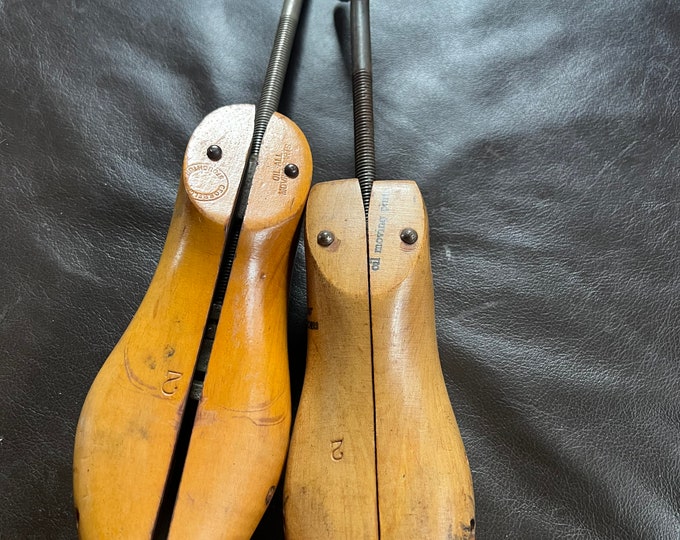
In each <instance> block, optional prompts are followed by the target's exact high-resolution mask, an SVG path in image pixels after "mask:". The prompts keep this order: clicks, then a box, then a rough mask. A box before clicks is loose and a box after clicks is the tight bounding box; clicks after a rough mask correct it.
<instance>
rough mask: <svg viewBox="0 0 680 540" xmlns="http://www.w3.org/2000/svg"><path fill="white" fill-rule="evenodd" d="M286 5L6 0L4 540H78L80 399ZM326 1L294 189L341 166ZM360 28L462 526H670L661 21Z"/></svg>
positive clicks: (346, 108)
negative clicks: (403, 222)
mask: <svg viewBox="0 0 680 540" xmlns="http://www.w3.org/2000/svg"><path fill="white" fill-rule="evenodd" d="M279 10H280V4H279V2H269V1H259V2H254V1H253V2H238V1H227V2H224V1H217V0H205V1H203V2H194V1H181V0H170V1H167V2H154V1H149V0H143V1H136V2H123V1H108V2H107V1H103V0H93V1H85V0H56V1H50V2H47V1H42V2H40V1H37V0H36V1H23V2H22V1H16V0H2V1H0V47H1V48H0V51H1V53H0V205H1V207H2V211H1V212H0V537H1V538H3V539H4V538H7V539H15V538H18V539H23V538H41V539H42V538H49V539H71V538H74V537H75V536H76V529H75V520H74V516H73V512H72V496H71V459H72V445H73V438H74V431H75V426H76V422H77V419H78V415H79V412H80V407H81V405H82V403H83V400H84V398H85V394H86V392H87V390H88V388H89V385H90V383H91V382H92V380H93V378H94V376H95V374H96V373H97V371H98V369H99V367H100V365H101V364H102V362H103V361H104V360H105V358H106V357H107V355H108V352H109V351H110V350H111V348H112V347H113V345H114V344H115V342H116V341H117V339H118V338H119V336H120V335H121V333H122V331H123V330H124V329H125V327H126V325H127V323H128V321H129V320H130V318H131V316H132V315H133V313H134V311H135V309H136V306H137V305H138V303H139V302H140V300H141V297H142V295H143V293H144V291H145V290H146V286H147V284H148V282H149V280H150V278H151V275H152V273H153V271H154V269H155V265H156V262H157V258H158V256H159V254H160V250H161V248H162V244H163V240H164V237H165V232H166V229H167V226H168V223H169V219H170V215H171V210H172V204H173V201H174V197H175V192H176V189H177V184H178V178H179V173H180V169H181V164H182V158H183V152H184V147H185V144H186V142H187V140H188V137H189V135H190V134H191V132H192V130H193V128H194V127H195V126H196V125H197V124H198V123H199V122H200V120H201V118H202V117H203V116H204V115H205V114H207V113H208V112H210V111H211V110H213V109H215V108H217V107H219V106H222V105H226V104H231V103H243V102H245V103H253V102H255V101H256V100H257V98H258V93H259V88H260V84H261V81H262V79H263V76H264V72H265V68H266V64H267V61H268V56H269V50H270V46H271V43H272V40H273V35H274V30H275V25H276V22H277V19H278V14H279ZM337 10H338V4H336V3H335V2H333V1H321V0H310V1H309V2H308V6H307V8H306V10H305V15H304V18H303V21H302V24H301V27H300V30H299V38H298V43H297V48H296V51H295V59H294V61H293V64H292V69H291V71H290V73H289V79H288V83H287V85H286V89H285V95H284V97H283V100H282V104H281V110H282V112H284V113H285V114H287V115H288V116H290V117H291V118H292V119H293V120H295V121H296V122H297V123H298V124H299V126H300V127H301V128H302V130H303V131H304V132H305V134H306V135H307V137H308V139H309V141H310V144H311V146H312V151H313V155H314V160H315V181H321V180H327V179H334V178H346V177H351V176H353V173H352V171H353V161H352V120H351V95H350V82H349V77H348V72H347V66H346V61H345V58H344V57H343V50H344V48H345V45H344V44H343V43H342V41H341V40H339V38H338V32H340V33H342V32H343V29H344V28H345V25H344V11H342V9H341V10H340V11H337ZM372 23H373V49H374V67H375V105H376V131H377V135H376V136H377V141H376V145H377V153H378V175H379V176H380V177H383V178H411V179H415V180H417V181H418V182H419V183H420V186H421V190H422V192H423V195H424V198H425V200H426V202H427V203H428V207H429V215H430V224H431V242H432V261H433V270H434V280H435V288H436V298H437V304H436V307H437V321H438V326H437V330H438V335H439V341H440V351H441V358H442V363H443V369H444V373H445V377H446V381H447V384H448V389H449V392H450V396H451V400H452V402H453V405H454V409H455V411H456V414H457V418H458V422H459V425H460V428H461V432H462V435H463V439H464V441H465V444H466V447H467V451H468V456H469V460H470V464H471V467H472V474H473V478H474V483H475V495H476V500H477V524H478V538H480V539H487V540H489V539H490V540H494V539H503V538H507V539H520V538H521V539H529V540H544V539H549V538H551V539H552V538H556V539H557V538H559V539H562V538H578V539H598V540H599V539H645V540H647V539H677V538H680V480H679V478H680V374H679V370H678V356H679V352H680V335H679V332H678V322H679V318H680V317H679V308H680V255H679V254H678V238H679V235H680V189H679V188H678V176H679V173H680V85H679V81H680V60H679V58H680V5H678V4H677V3H676V2H671V1H667V0H645V1H640V0H637V1H635V0H580V1H574V0H571V1H565V0H509V1H506V2H498V1H491V0H474V1H471V0H470V1H464V0H458V1H449V0H433V1H429V2H428V1H423V2H413V1H407V0H393V1H390V2H379V1H377V0H375V1H374V2H373V5H372ZM298 254H299V255H300V257H299V258H298V261H297V263H296V266H295V274H294V287H293V290H292V311H291V319H290V324H291V330H290V334H291V345H292V364H293V366H292V370H293V376H294V385H295V388H296V389H298V390H299V386H300V380H301V376H302V372H303V365H304V350H305V345H304V338H305V330H304V316H305V310H304V306H305V300H304V276H303V270H304V267H303V262H302V259H301V256H302V254H303V253H302V249H301V248H300V249H299V250H298ZM121 519H125V516H121ZM280 519H281V518H280V506H278V505H277V504H274V507H273V508H272V509H271V512H270V513H269V515H268V521H267V523H266V525H264V526H263V527H262V528H261V530H260V532H259V533H258V534H259V536H258V537H260V538H280V537H281V536H280V534H281V533H280Z"/></svg>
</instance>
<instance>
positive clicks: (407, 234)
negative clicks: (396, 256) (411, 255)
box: [399, 227, 418, 245]
mask: <svg viewBox="0 0 680 540" xmlns="http://www.w3.org/2000/svg"><path fill="white" fill-rule="evenodd" d="M399 238H401V241H402V242H404V243H405V244H409V245H411V244H415V243H416V242H417V241H418V233H417V232H416V231H414V230H413V229H412V228H411V227H406V228H405V229H402V231H401V232H400V233H399Z"/></svg>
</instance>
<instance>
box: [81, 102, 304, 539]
mask: <svg viewBox="0 0 680 540" xmlns="http://www.w3.org/2000/svg"><path fill="white" fill-rule="evenodd" d="M253 118H254V107H253V106H252V105H233V106H229V107H224V108H221V109H218V110H217V111H215V112H213V113H211V114H210V115H208V116H207V117H206V118H205V119H204V121H203V122H202V123H201V124H200V125H199V126H198V127H197V128H196V130H195V131H194V133H193V135H192V137H191V139H190V141H189V144H188V146H187V152H186V155H185V163H184V168H183V183H182V185H181V187H180V189H179V192H178V196H177V202H176V205H175V211H174V214H173V218H172V221H171V224H170V229H169V231H168V238H167V240H166V244H165V247H164V249H163V253H162V255H161V259H160V262H159V265H158V268H157V270H156V273H155V275H154V278H153V280H152V282H151V284H150V286H149V289H148V291H147V293H146V295H145V297H144V300H143V301H142V303H141V305H140V307H139V309H138V311H137V313H136V314H135V316H134V318H133V320H132V322H131V323H130V325H129V326H128V328H127V330H126V331H125V333H124V334H123V336H122V338H121V340H120V341H119V343H118V344H117V345H116V347H115V348H114V350H113V351H112V353H111V355H110V356H109V358H108V359H107V360H106V362H105V363H104V365H103V366H102V369H101V370H100V372H99V374H98V375H97V377H96V379H95V381H94V383H93V385H92V387H91V389H90V392H89V393H88V396H87V399H86V401H85V404H84V406H83V410H82V412H81V416H80V421H79V423H78V427H77V432H76V443H75V450H74V499H75V503H76V511H77V515H78V516H79V535H80V537H81V538H84V539H89V538H96V539H105V538H150V536H151V534H152V531H153V528H154V524H155V522H156V516H157V512H158V507H159V504H160V500H161V496H162V494H163V489H164V486H165V481H166V477H167V473H168V468H169V464H170V460H171V456H172V452H173V449H174V445H175V441H176V438H177V431H178V429H179V426H180V422H181V417H182V413H183V410H184V407H185V404H186V400H187V398H188V390H189V383H190V380H191V376H192V373H193V370H194V364H195V361H196V357H197V353H198V348H199V345H200V342H201V338H202V335H203V330H204V326H205V323H206V319H207V314H208V309H209V307H210V301H211V298H212V293H213V288H214V284H215V280H216V276H217V273H218V269H219V264H220V260H221V256H222V251H223V249H224V242H225V228H226V227H227V225H228V223H229V219H230V216H231V212H232V207H233V203H234V199H235V196H236V192H237V189H238V185H239V182H240V180H241V176H242V172H243V167H244V164H245V161H246V158H247V153H248V148H249V145H250V137H251V136H252V128H253ZM268 136H269V131H268V135H267V136H266V137H265V141H267V140H268V139H267V137H268ZM211 144H218V145H219V146H220V147H221V148H222V150H223V156H222V158H221V160H219V161H218V162H212V161H211V160H209V159H208V157H207V156H206V150H207V147H208V146H209V145H211ZM286 145H289V146H290V148H289V149H287V150H286V149H285V146H286ZM266 148H267V151H268V152H269V154H267V157H266V158H263V160H262V161H263V164H262V167H261V170H260V171H259V173H258V175H257V176H256V178H257V179H259V180H256V186H257V188H255V187H254V188H253V191H254V192H255V193H256V194H257V198H256V203H255V205H254V206H260V207H262V206H263V207H264V208H263V209H262V210H258V209H253V208H251V207H249V209H248V214H247V218H246V221H247V222H248V223H249V225H248V226H247V227H246V228H247V229H248V230H251V229H256V228H257V224H260V225H263V223H264V222H263V220H262V219H259V220H258V216H259V217H261V216H262V215H263V214H266V215H268V216H269V221H267V227H268V229H267V231H266V232H261V233H260V234H259V236H258V235H257V234H254V235H253V234H250V233H249V232H246V233H245V237H246V238H250V240H249V242H250V244H251V245H250V247H251V248H252V249H254V259H255V262H253V263H252V264H248V263H244V262H243V261H241V263H238V264H239V265H240V266H239V267H242V266H245V267H247V268H249V269H250V270H253V269H256V270H254V271H257V270H259V269H260V268H266V269H267V270H268V271H269V272H271V273H270V276H272V278H273V279H271V280H269V279H262V280H260V281H261V286H256V285H255V283H254V280H252V279H251V280H250V282H249V284H248V286H247V287H244V288H247V289H248V292H249V294H250V293H252V294H253V295H255V296H257V301H256V302H255V303H254V304H252V305H251V304H249V307H248V310H246V311H244V310H242V309H241V310H240V311H237V312H234V313H233V314H230V315H231V317H229V316H227V317H226V318H224V317H223V320H221V322H220V325H221V326H222V327H223V328H224V327H227V326H230V325H231V326H233V325H234V324H235V322H236V321H238V320H239V319H240V318H246V317H249V316H254V317H255V318H256V319H257V322H256V323H255V324H258V325H262V324H263V322H262V321H263V319H264V321H265V323H264V325H265V326H272V327H277V326H279V325H281V316H280V309H277V310H275V311H274V312H271V317H270V312H269V311H268V310H267V311H266V313H265V312H264V310H263V311H262V312H260V314H259V315H257V314H255V312H256V311H257V310H258V309H263V305H267V306H268V305H275V306H277V307H278V306H280V305H281V304H282V303H284V304H285V298H286V293H287V287H286V278H285V276H286V274H287V268H286V264H287V258H286V257H284V256H283V255H282V254H281V253H282V252H283V251H285V249H286V245H285V242H286V241H287V242H288V244H287V247H288V248H290V239H291V238H292V232H291V233H290V234H288V232H289V231H290V230H292V229H294V224H295V222H296V221H297V220H298V219H299V216H300V212H301V207H302V202H300V201H304V198H305V196H306V194H307V191H308V189H309V183H310V179H311V158H310V157H309V149H308V146H307V143H306V141H305V140H304V137H302V134H301V133H300V131H299V130H298V129H297V127H296V126H295V125H294V124H293V123H292V122H290V121H289V120H287V119H285V118H284V117H281V116H279V115H276V116H275V117H274V118H273V119H272V128H271V137H270V141H269V143H267V146H266ZM285 153H288V154H289V155H290V156H291V159H297V158H298V157H299V158H300V164H299V165H300V171H301V172H300V176H299V177H298V178H297V179H296V181H295V182H287V189H286V191H287V195H284V196H280V195H279V190H280V186H281V180H280V175H282V174H283V167H284V166H285V163H283V164H281V163H279V160H277V159H276V156H277V155H278V156H280V158H281V159H283V154H285ZM276 205H278V206H276ZM275 206H276V209H275V208H274V207H275ZM250 216H255V219H251V218H250ZM277 219H278V220H279V222H280V223H279V225H278V226H276V225H275V223H274V222H275V221H276V220H277ZM265 221H266V220H265ZM291 224H292V225H291ZM264 229H265V227H264V226H263V230H264ZM276 235H278V236H277V240H278V241H279V242H282V243H283V245H280V246H279V248H278V250H277V252H276V253H274V254H273V256H272V257H271V260H270V255H269V254H267V253H266V252H265V254H263V248H262V246H263V245H264V244H265V243H266V241H268V240H269V238H270V236H271V237H272V238H273V237H274V236H276ZM253 244H254V245H255V246H254V247H253ZM245 249H248V248H245ZM258 249H259V251H258ZM240 252H241V259H243V258H244V255H243V254H244V253H245V251H244V250H243V249H240ZM265 273H266V272H265ZM281 275H283V276H284V277H283V279H281V277H280V276H281ZM242 278H243V275H242V274H241V276H240V277H239V279H242ZM274 284H275V285H274ZM262 297H264V301H263V300H262ZM231 308H232V306H231V305H230V304H228V303H227V302H225V308H224V310H223V312H226V313H229V310H230V309H231ZM236 328H237V329H236V330H235V331H234V335H235V338H234V342H229V343H226V342H225V340H224V339H222V340H221V346H220V347H216V348H215V349H214V350H213V358H212V359H211V362H213V364H216V365H217V366H219V365H220V364H225V363H228V364H238V363H239V362H240V361H242V359H243V357H244V356H247V355H245V354H244V350H248V351H250V350H251V349H249V348H248V347H247V346H248V343H251V345H252V346H253V347H254V348H255V349H257V353H256V354H261V351H262V349H263V348H265V349H267V351H269V350H270V349H274V348H275V347H276V346H279V350H277V351H276V352H274V353H272V354H273V355H274V356H275V357H276V362H274V363H273V364H274V366H273V367H272V368H271V371H268V372H267V373H266V374H264V375H263V373H262V371H261V370H260V371H258V372H257V373H255V374H250V373H249V374H248V375H247V376H244V377H243V378H242V379H241V382H242V386H241V388H240V389H239V392H240V395H241V397H236V398H234V399H235V400H236V401H239V400H240V402H245V401H247V400H246V399H244V398H243V397H242V396H243V394H248V393H249V390H248V389H249V388H256V390H253V391H252V392H250V394H251V395H252V397H253V399H254V400H255V401H257V400H259V399H260V396H259V395H258V394H262V393H266V392H264V391H262V390H261V387H263V386H266V385H268V384H270V383H271V384H273V385H274V386H275V389H274V390H273V391H274V392H279V390H278V388H279V387H280V386H281V385H284V386H285V385H286V384H287V372H286V373H285V374H283V375H282V374H281V372H282V368H281V366H280V364H281V362H285V355H286V351H285V344H284V346H283V349H282V350H281V348H280V345H281V344H280V339H278V338H276V339H274V342H273V343H272V344H271V346H269V345H268V346H267V347H269V348H267V347H263V346H262V345H261V343H260V342H262V341H264V340H267V339H268V338H270V337H272V332H258V333H257V335H256V336H253V334H254V332H252V331H251V332H250V334H248V333H245V332H242V333H239V332H241V330H242V329H241V327H239V326H238V324H236ZM221 332H222V334H224V333H225V330H221ZM274 333H275V332H274ZM283 333H284V335H285V325H284V330H283ZM253 342H254V343H253ZM237 343H238V347H237V346H236V344H237ZM282 358H283V360H282ZM211 367H214V366H211ZM213 372H215V373H216V374H217V375H216V377H215V378H216V379H219V378H220V376H219V373H220V368H219V367H217V368H215V369H214V370H212V371H211V372H210V373H209V375H208V379H207V380H206V386H207V387H209V388H211V390H210V392H213V390H212V387H213V386H216V385H219V381H218V380H215V381H213V380H211V377H212V376H213ZM280 403H283V405H282V406H281V408H282V409H285V408H286V405H285V403H286V397H285V396H283V397H282V398H281V399H280ZM201 414H202V415H203V416H200V419H201V420H200V421H199V422H198V423H199V425H200V424H201V422H203V418H204V414H203V413H201ZM223 414H225V412H224V410H222V409H220V410H217V411H216V412H214V416H215V417H216V418H217V420H216V421H215V426H214V427H215V429H220V428H225V425H224V423H220V421H219V417H221V416H222V415H223ZM227 414H230V413H228V412H227ZM282 414H283V416H284V417H285V414H284V413H282ZM288 414H289V413H288ZM230 427H232V426H227V427H226V428H227V429H229V428H230ZM234 429H235V431H234V432H221V434H220V435H217V434H215V435H214V436H213V437H214V438H220V439H221V440H220V444H222V440H224V439H228V438H229V439H230V440H232V441H234V442H237V441H243V444H242V445H240V446H238V445H234V444H232V445H231V446H230V449H231V451H232V454H231V457H232V461H231V462H230V467H229V470H230V471H231V472H235V473H236V475H237V477H238V475H241V477H242V476H243V474H244V467H248V466H249V464H250V463H251V461H249V459H250V456H251V455H252V454H253V453H254V452H255V450H254V448H253V444H255V443H253V441H252V440H249V439H247V438H246V437H244V435H243V433H242V432H241V431H239V428H238V427H235V428H234ZM265 430H266V428H265ZM286 430H287V428H285V429H283V428H281V427H278V426H276V427H275V431H276V437H278V438H279V439H280V440H279V442H278V444H279V446H284V447H285V445H286V442H287V438H288V433H287V431H286ZM256 442H257V441H256ZM259 442H263V440H260V441H259ZM266 444H269V442H267V443H266ZM218 451H219V449H218ZM280 453H281V452H280V451H279V452H278V454H280ZM278 459H279V461H280V463H271V460H269V461H268V462H266V463H259V464H258V467H256V468H255V469H254V470H251V471H250V473H251V474H255V475H259V476H269V477H276V478H278V474H279V472H280V469H281V466H282V461H283V458H282V457H279V458H278ZM212 466H213V465H212V464H211V462H207V463H205V467H206V468H207V469H210V468H211V467H212ZM266 467H273V470H272V472H269V473H266V474H264V473H263V469H264V468H266ZM270 482H271V480H269V478H267V483H270ZM274 483H275V481H274ZM226 484H227V485H226V486H225V489H226V490H227V491H228V492H230V493H232V494H231V495H230V496H231V497H232V498H233V497H234V495H233V491H234V490H238V489H240V487H241V483H240V482H238V481H236V482H230V481H227V482H226ZM249 489H250V488H246V489H245V490H244V491H243V492H241V493H240V494H239V495H238V496H239V497H242V498H243V499H244V500H245V499H247V497H248V496H249V495H250V494H251V493H250V491H249ZM203 495H205V496H208V495H211V496H212V495H215V496H221V495H222V494H215V493H212V492H211V493H210V494H208V493H205V494H201V495H199V496H203ZM261 499H262V497H260V495H259V492H258V493H257V502H255V501H251V504H256V505H257V507H258V508H262V507H263V501H262V500H261ZM262 510H263V508H262ZM193 517H194V516H191V518H192V519H193ZM253 519H255V518H253ZM258 519H259V518H257V519H255V524H254V525H253V528H254V527H255V525H256V524H257V520H258ZM195 525H196V527H197V529H195V530H200V527H201V524H200V523H196V524H195ZM225 527H226V526H225ZM235 527H237V528H236V531H238V532H239V533H240V531H241V530H242V529H241V527H242V523H240V522H239V523H237V524H235ZM232 530H233V529H232ZM226 534H228V533H227V532H225V530H222V531H221V532H220V534H219V535H214V536H211V537H210V538H222V537H225V535H226ZM187 537H191V538H196V537H197V536H196V535H195V534H191V535H189V536H187Z"/></svg>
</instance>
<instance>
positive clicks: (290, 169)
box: [283, 163, 300, 178]
mask: <svg viewBox="0 0 680 540" xmlns="http://www.w3.org/2000/svg"><path fill="white" fill-rule="evenodd" d="M283 172H284V173H286V176H288V177H289V178H297V175H298V174H300V169H298V166H297V165H295V163H289V164H288V165H286V166H285V167H284V169H283Z"/></svg>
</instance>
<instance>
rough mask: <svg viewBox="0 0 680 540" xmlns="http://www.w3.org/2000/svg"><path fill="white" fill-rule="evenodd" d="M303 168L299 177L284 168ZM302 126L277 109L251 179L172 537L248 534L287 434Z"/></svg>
mask: <svg viewBox="0 0 680 540" xmlns="http://www.w3.org/2000/svg"><path fill="white" fill-rule="evenodd" d="M288 163H294V164H296V165H297V166H298V168H299V170H300V174H299V176H298V177H297V178H288V177H286V175H285V174H284V172H283V170H284V168H285V166H286V164H288ZM311 172H312V158H311V153H310V150H309V146H308V145H307V142H306V140H305V138H304V136H303V134H302V132H300V131H299V130H298V129H297V127H296V126H295V125H294V124H293V123H292V122H290V121H289V120H287V119H285V118H283V117H281V116H279V115H277V116H275V117H274V118H272V120H271V121H270V124H269V126H268V128H267V133H266V135H265V138H264V141H263V145H262V151H261V154H260V163H259V165H258V169H257V172H256V174H255V177H254V179H253V187H252V190H251V192H250V199H249V205H248V209H247V211H246V215H245V219H244V222H243V228H242V230H241V236H240V238H239V243H238V250H237V252H236V257H235V259H234V265H233V267H232V271H231V277H230V279H229V286H228V288H227V293H226V297H225V299H224V307H223V310H222V313H223V314H222V317H221V318H220V321H219V324H218V327H217V333H216V336H215V343H214V345H213V350H212V355H211V357H210V363H209V365H208V372H207V376H206V381H205V386H204V389H203V396H202V398H201V401H200V403H199V407H198V413H197V415H196V422H195V424H194V429H193V432H192V438H191V443H190V446H189V452H188V456H187V460H186V465H185V467H184V475H183V477H182V483H181V485H180V489H179V494H178V497H177V504H176V506H175V513H174V515H173V520H172V526H171V528H170V538H174V539H177V540H183V539H186V538H192V539H211V540H212V539H216V538H244V539H247V538H250V536H251V535H252V533H253V532H254V530H255V528H256V526H257V524H258V522H259V521H260V518H261V517H262V514H264V511H265V509H266V508H267V505H268V504H269V501H270V499H271V496H272V495H273V493H274V490H275V488H276V484H277V482H278V480H279V476H280V475H281V470H282V469H283V464H284V461H285V456H286V451H287V449H288V439H289V435H290V423H291V410H290V384H289V378H288V356H287V341H286V299H287V291H288V273H289V256H290V251H291V243H292V240H293V237H294V234H295V230H296V228H297V225H298V222H299V220H300V216H301V215H302V211H303V209H304V205H305V202H306V199H307V194H308V192H309V186H310V184H311Z"/></svg>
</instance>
